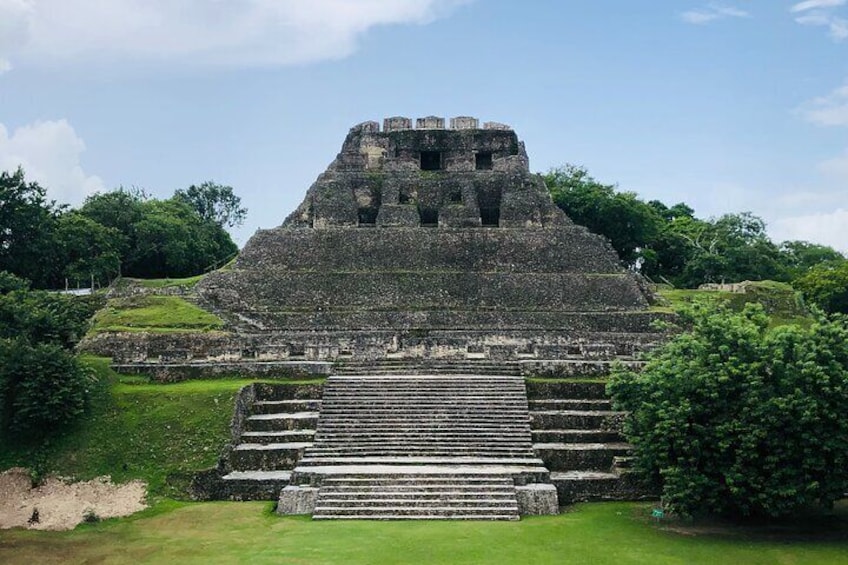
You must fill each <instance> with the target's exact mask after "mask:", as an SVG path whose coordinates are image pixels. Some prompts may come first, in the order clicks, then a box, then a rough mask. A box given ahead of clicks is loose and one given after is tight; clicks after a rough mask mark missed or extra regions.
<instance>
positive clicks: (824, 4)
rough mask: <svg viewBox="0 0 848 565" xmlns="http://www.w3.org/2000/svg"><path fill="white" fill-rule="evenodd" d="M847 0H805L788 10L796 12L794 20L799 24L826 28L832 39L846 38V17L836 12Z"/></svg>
mask: <svg viewBox="0 0 848 565" xmlns="http://www.w3.org/2000/svg"><path fill="white" fill-rule="evenodd" d="M846 4H848V0H806V1H805V2H799V3H797V4H795V5H793V6H792V7H791V8H790V9H789V11H790V12H792V13H793V14H796V16H795V21H796V22H798V23H799V24H801V25H808V26H817V27H824V28H827V30H828V34H829V35H830V37H831V38H833V40H834V41H842V40H843V39H846V38H848V19H846V17H843V16H841V15H839V14H838V13H837V10H838V8H839V7H840V6H845V5H846Z"/></svg>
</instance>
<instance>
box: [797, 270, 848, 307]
mask: <svg viewBox="0 0 848 565" xmlns="http://www.w3.org/2000/svg"><path fill="white" fill-rule="evenodd" d="M792 284H793V285H794V286H795V288H797V289H798V290H800V291H801V292H803V293H804V296H805V297H806V298H807V300H808V301H810V302H812V303H814V304H816V305H817V306H819V307H820V308H822V309H823V310H825V311H826V312H841V313H843V314H848V261H846V260H845V259H840V260H835V261H826V262H824V263H819V264H818V265H814V266H813V267H811V268H810V269H809V270H808V271H807V272H806V273H805V274H804V275H802V276H801V277H799V278H798V279H797V280H795V281H794V282H793V283H792Z"/></svg>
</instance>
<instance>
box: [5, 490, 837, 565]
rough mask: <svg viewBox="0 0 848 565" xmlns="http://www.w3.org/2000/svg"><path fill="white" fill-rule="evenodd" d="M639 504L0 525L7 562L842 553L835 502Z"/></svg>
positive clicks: (636, 559)
mask: <svg viewBox="0 0 848 565" xmlns="http://www.w3.org/2000/svg"><path fill="white" fill-rule="evenodd" d="M649 515H650V505H645V504H634V503H597V504H582V505H578V506H575V507H573V508H571V509H569V511H568V512H567V513H565V514H563V515H560V516H544V517H533V518H525V519H523V520H521V521H520V522H367V521H354V522H344V521H335V522H313V521H311V520H310V519H308V518H300V517H297V518H281V517H278V516H275V515H273V514H272V513H271V504H270V503H232V502H229V503H202V504H180V503H171V502H166V503H163V504H160V505H159V506H158V507H156V508H153V509H151V510H149V511H146V512H145V513H142V514H141V515H139V516H137V517H131V518H125V519H120V520H110V521H107V522H103V523H100V524H95V525H84V526H80V527H78V528H77V529H76V530H74V531H72V532H33V531H24V530H14V531H5V532H0V562H2V563H9V564H16V563H25V564H33V563H39V564H42V563H309V564H321V563H342V564H345V565H354V564H357V563H371V564H373V563H379V564H392V563H428V564H435V563H487V564H488V563H492V564H498V565H501V564H504V565H506V564H510V563H521V564H546V563H557V564H567V563H591V564H603V563H613V564H616V565H623V564H628V563H650V564H664V563H674V564H693V563H694V564H697V563H723V564H737V563H739V564H743V563H744V564H760V563H762V564H773V563H787V564H790V563H791V564H797V565H801V564H805V563H816V564H819V563H827V564H838V563H848V539H846V538H845V536H844V535H843V536H842V537H840V534H846V533H848V529H846V522H845V521H844V519H845V518H846V517H848V516H846V515H845V514H843V515H842V516H841V518H842V520H841V521H839V523H837V524H834V522H836V521H837V520H836V519H831V520H830V521H829V522H827V523H826V524H825V525H824V526H821V528H820V529H824V530H826V531H825V533H823V534H822V533H819V534H817V535H814V536H812V537H810V532H809V531H802V532H800V533H798V532H794V533H792V534H791V535H789V534H787V533H786V532H785V531H784V532H782V533H781V532H779V531H775V530H769V531H761V530H750V529H748V530H727V529H726V530H725V531H723V532H722V533H708V532H705V531H699V530H696V529H690V530H688V531H686V532H680V531H678V530H676V529H675V528H673V527H670V526H667V525H665V524H660V525H657V524H655V523H653V522H652V521H651V519H650V517H649Z"/></svg>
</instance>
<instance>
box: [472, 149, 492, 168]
mask: <svg viewBox="0 0 848 565" xmlns="http://www.w3.org/2000/svg"><path fill="white" fill-rule="evenodd" d="M474 168H476V169H477V170H478V171H491V170H492V154H491V153H477V154H475V155H474Z"/></svg>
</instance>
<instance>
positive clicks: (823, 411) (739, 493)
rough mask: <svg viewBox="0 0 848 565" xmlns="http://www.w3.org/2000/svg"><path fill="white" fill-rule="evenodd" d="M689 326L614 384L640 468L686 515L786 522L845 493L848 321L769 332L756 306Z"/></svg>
mask: <svg viewBox="0 0 848 565" xmlns="http://www.w3.org/2000/svg"><path fill="white" fill-rule="evenodd" d="M681 315H682V319H683V321H684V322H685V323H686V324H687V325H688V327H689V330H688V331H686V332H684V333H681V334H679V335H677V336H676V337H675V338H673V339H672V340H670V341H669V342H668V343H667V344H666V345H665V346H663V347H661V348H659V349H657V350H655V351H654V352H653V353H652V354H651V355H650V356H649V358H648V360H647V364H646V365H645V367H644V369H643V370H642V371H641V372H635V371H631V370H627V369H624V368H623V367H619V368H617V369H616V370H615V371H614V373H613V375H612V377H611V380H610V383H609V385H608V391H609V392H610V393H611V395H612V397H613V399H614V401H615V404H616V406H617V407H618V408H620V409H623V410H626V411H628V412H629V416H628V418H627V420H626V421H625V433H626V435H627V437H628V439H629V441H630V442H632V443H633V445H634V447H635V453H636V467H635V468H636V471H637V472H639V473H640V474H641V475H642V476H643V477H645V478H646V479H648V480H650V481H653V482H655V483H657V484H658V485H660V486H661V488H662V493H663V496H664V500H665V501H666V503H667V504H668V505H669V506H670V507H671V508H672V509H673V510H675V511H677V512H680V513H682V514H687V515H693V514H721V515H726V516H732V517H747V516H773V517H775V516H784V515H787V514H790V513H792V512H794V511H796V510H798V509H799V508H804V507H807V506H811V505H821V506H824V507H828V506H830V505H831V504H832V503H833V502H834V501H835V500H838V499H840V498H842V497H843V496H844V494H845V492H848V418H845V414H846V413H848V394H846V391H848V325H847V324H848V322H846V319H845V318H839V317H838V318H835V319H826V318H824V317H820V318H819V319H818V320H817V321H816V322H815V323H813V324H812V325H811V326H810V327H808V328H804V327H799V326H781V327H778V328H769V320H768V317H767V316H766V315H765V314H764V312H763V309H762V307H761V306H759V305H753V304H751V305H748V306H747V307H746V308H745V310H744V311H743V312H741V313H739V312H732V311H730V310H728V309H724V308H716V307H715V306H711V305H707V304H696V305H695V306H694V307H693V308H692V309H691V310H689V311H686V312H683V313H682V314H681Z"/></svg>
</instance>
